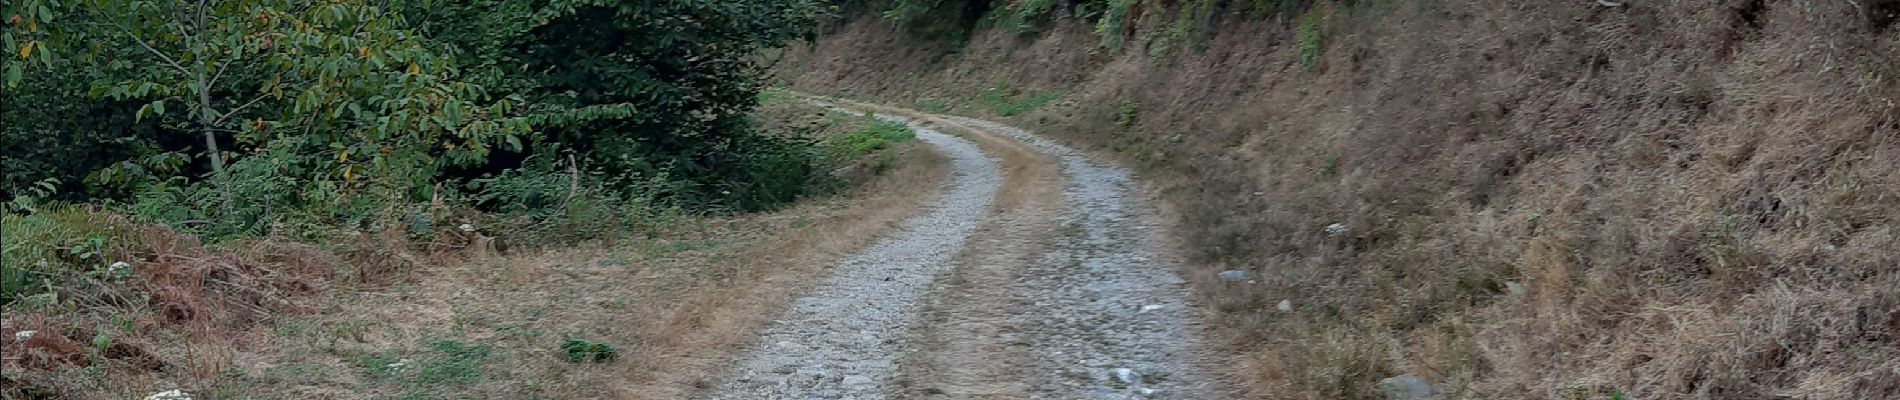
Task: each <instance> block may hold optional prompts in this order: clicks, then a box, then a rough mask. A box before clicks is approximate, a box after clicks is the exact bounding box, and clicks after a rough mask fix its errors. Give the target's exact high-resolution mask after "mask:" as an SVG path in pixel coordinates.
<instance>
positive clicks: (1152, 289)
mask: <svg viewBox="0 0 1900 400" xmlns="http://www.w3.org/2000/svg"><path fill="white" fill-rule="evenodd" d="M947 119H949V120H951V121H953V122H955V123H957V124H959V125H964V126H969V127H974V128H977V129H981V130H984V131H988V132H992V133H997V134H1001V135H1004V136H1006V137H1009V138H1011V139H1015V140H1017V141H1020V142H1023V143H1026V144H1028V145H1030V147H1033V148H1036V149H1037V150H1039V151H1041V152H1043V153H1045V154H1049V155H1053V156H1056V157H1057V158H1059V159H1060V160H1061V162H1062V164H1063V172H1064V175H1066V176H1067V178H1068V182H1069V184H1068V187H1067V189H1066V192H1065V195H1066V196H1067V202H1068V210H1067V213H1066V215H1065V216H1064V220H1065V221H1064V225H1065V228H1066V229H1065V231H1067V232H1069V233H1068V234H1067V235H1065V237H1064V238H1062V239H1063V240H1060V241H1059V242H1058V245H1057V246H1055V250H1054V251H1051V252H1050V253H1049V254H1048V255H1047V256H1046V262H1045V264H1044V265H1043V266H1040V267H1039V268H1037V269H1039V270H1042V273H1031V274H1026V275H1027V279H1029V280H1031V282H1026V284H1024V285H1022V286H1027V287H1039V288H1042V289H1041V290H1042V292H1043V293H1046V294H1044V295H1041V296H1038V298H1040V299H1042V300H1041V301H1039V302H1038V303H1037V306H1038V307H1037V308H1039V309H1041V311H1042V312H1041V314H1042V315H1040V316H1030V318H1036V317H1040V318H1042V321H1041V324H1038V325H1035V326H1037V330H1036V333H1035V336H1037V341H1036V343H1035V346H1036V347H1037V348H1038V349H1039V350H1040V353H1042V362H1043V363H1044V364H1045V365H1046V366H1047V367H1049V368H1055V369H1058V371H1051V372H1052V373H1055V374H1057V375H1058V376H1059V377H1063V378H1066V379H1062V384H1063V385H1065V386H1068V390H1066V391H1063V392H1066V394H1062V395H1059V396H1057V397H1056V398H1069V399H1080V398H1091V399H1124V398H1169V399H1204V398H1209V396H1210V395H1211V389H1210V388H1208V387H1207V386H1208V385H1209V384H1210V381H1209V380H1208V379H1207V376H1206V375H1205V374H1203V373H1202V372H1201V371H1203V370H1204V368H1205V366H1204V365H1201V363H1202V362H1203V361H1202V360H1204V358H1203V357H1201V355H1200V354H1199V353H1197V351H1198V350H1199V349H1202V348H1204V347H1202V346H1201V343H1200V340H1199V336H1198V335H1197V332H1198V331H1200V328H1199V326H1198V324H1199V320H1198V319H1197V318H1195V316H1194V312H1193V311H1192V308H1191V305H1190V303H1189V302H1188V301H1187V298H1188V295H1189V289H1188V287H1187V283H1186V282H1185V281H1184V280H1182V279H1181V277H1180V275H1179V274H1178V272H1177V271H1178V268H1177V266H1176V265H1175V264H1174V263H1173V261H1172V260H1170V259H1168V258H1167V257H1161V256H1157V255H1156V254H1155V253H1154V251H1153V250H1151V249H1152V248H1154V247H1157V246H1160V245H1161V243H1163V241H1161V240H1159V239H1158V238H1160V235H1161V232H1159V226H1158V224H1157V223H1156V218H1155V216H1154V215H1153V210H1150V209H1147V208H1146V207H1145V206H1144V205H1143V204H1142V203H1141V202H1140V201H1139V198H1138V197H1137V196H1136V195H1135V194H1134V193H1135V190H1136V188H1135V187H1134V182H1133V180H1132V179H1131V176H1130V174H1129V172H1128V171H1127V170H1125V169H1122V168H1119V167H1115V166H1112V165H1108V164H1104V163H1099V162H1096V161H1094V160H1091V159H1090V158H1089V157H1088V156H1086V155H1084V154H1083V153H1081V152H1078V151H1076V150H1075V149H1072V148H1069V147H1067V146H1063V145H1061V144H1058V143H1055V142H1054V141H1050V140H1048V139H1045V138H1042V137H1039V136H1036V135H1034V134H1031V133H1029V132H1027V131H1024V130H1022V129H1017V128H1014V127H1010V126H1007V125H1003V124H998V123H995V122H990V121H984V120H979V119H972V118H963V117H948V118H947Z"/></svg>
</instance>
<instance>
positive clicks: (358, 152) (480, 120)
mask: <svg viewBox="0 0 1900 400" xmlns="http://www.w3.org/2000/svg"><path fill="white" fill-rule="evenodd" d="M818 10H819V7H818V6H817V4H816V3H815V2H812V1H783V0H741V1H723V2H706V1H696V0H666V1H647V0H621V1H607V0H586V1H577V0H566V1H539V0H535V1H530V0H469V1H440V2H438V1H425V2H395V3H391V2H382V1H374V0H215V1H204V2H199V1H184V0H170V1H164V0H161V1H131V0H86V1H78V2H72V1H59V0H21V1H15V2H8V3H7V4H6V5H4V6H0V16H4V17H5V18H0V19H3V21H0V24H3V25H0V28H4V29H0V45H4V47H5V48H6V49H8V50H9V52H8V54H9V57H0V73H3V74H0V86H3V87H4V88H5V89H6V90H4V91H3V92H0V102H4V103H5V104H9V105H11V104H34V105H35V107H4V108H3V110H0V116H4V117H5V120H6V121H7V123H6V124H0V139H4V141H5V146H0V149H4V150H0V151H3V152H4V153H0V155H4V156H5V158H6V160H7V164H8V168H6V169H5V172H4V173H3V174H0V200H4V199H9V198H13V197H15V196H17V195H20V194H22V193H24V191H25V190H26V189H27V188H29V187H31V186H32V185H34V184H35V183H36V182H41V181H42V180H44V179H46V178H54V177H56V178H60V180H59V181H57V182H58V183H59V185H58V186H59V187H58V188H57V191H56V193H54V194H52V195H50V196H45V197H53V198H59V199H65V200H73V201H89V202H95V203H106V204H113V205H115V207H119V208H121V209H123V211H125V212H126V213H128V214H131V215H133V216H136V217H139V218H142V219H145V220H149V221H156V222H163V223H166V224H170V225H172V226H175V227H179V228H181V229H184V230H188V231H190V232H193V233H197V234H200V235H203V236H206V237H207V238H208V239H211V240H218V239H222V238H230V237H242V236H253V235H265V234H281V233H284V232H280V231H282V230H284V228H294V229H293V230H294V231H295V232H297V233H296V234H298V235H302V236H314V235H317V233H312V232H320V231H323V230H326V229H330V228H339V229H346V230H348V229H380V228H384V227H388V226H395V225H397V224H401V225H412V226H427V225H429V224H427V223H426V222H429V221H433V220H434V219H435V218H437V217H440V216H435V215H425V214H430V213H435V212H439V211H428V210H425V209H428V207H421V206H418V204H425V203H430V202H439V201H442V200H444V199H450V200H466V201H468V202H469V203H470V204H473V205H478V206H482V207H484V208H486V209H488V210H491V211H497V212H500V213H503V214H508V215H515V216H529V217H531V218H537V217H539V218H555V217H557V216H558V217H559V218H560V220H559V221H557V223H556V224H555V225H568V224H566V223H565V222H560V221H579V219H576V218H591V220H600V219H599V218H594V216H592V215H590V214H593V213H596V212H598V213H601V214H602V215H605V214H607V213H620V212H625V211H629V210H631V209H641V210H646V209H652V210H664V209H668V208H667V207H664V206H659V205H657V204H658V203H670V204H677V205H682V206H686V207H691V208H694V209H697V210H701V211H711V212H737V211H755V210H764V209H770V208H772V207H776V206H778V205H780V204H784V203H786V202H789V201H793V200H796V199H798V198H799V197H801V196H803V195H805V194H807V192H808V191H810V190H811V187H810V186H811V185H809V183H811V181H812V180H813V179H814V176H818V175H821V174H818V173H817V171H818V170H819V169H820V168H821V166H820V165H819V164H820V163H822V162H823V160H822V159H821V158H822V156H821V155H820V154H819V152H818V151H816V150H815V149H814V145H813V144H810V143H804V142H799V141H795V140H790V139H784V138H781V137H779V136H776V135H770V134H766V133H763V132H759V131H758V129H757V128H755V127H754V125H753V124H752V123H751V121H748V120H747V116H746V115H747V114H748V113H749V112H750V111H751V109H752V108H753V107H754V106H756V104H757V101H758V99H759V89H760V79H759V77H760V75H761V73H762V70H761V67H760V66H759V65H757V64H756V63H755V57H753V54H754V53H755V52H756V51H758V50H759V49H764V48H771V47H778V46H782V45H784V44H786V43H788V42H790V41H792V40H797V39H800V38H805V37H808V36H809V35H810V34H811V33H812V25H813V24H814V20H815V18H817V13H818ZM74 115H87V116H92V118H72V116H74ZM534 162H541V163H543V164H542V165H533V163H534ZM553 163H561V164H562V166H561V167H559V168H554V167H551V165H553ZM537 168H538V169H537ZM568 170H575V171H585V172H586V174H587V176H588V178H587V179H568V180H570V181H574V182H570V183H569V184H568V185H567V186H569V187H567V188H565V189H564V190H561V196H562V197H561V198H560V200H559V201H551V200H549V199H548V198H544V196H540V195H539V194H533V193H531V192H532V190H530V189H532V188H533V187H534V185H533V184H532V183H533V182H537V179H541V180H557V179H560V178H563V177H566V178H572V176H573V175H574V174H569V173H566V172H567V171H568ZM542 178H546V179H542ZM445 189H446V190H445ZM536 190H538V189H536ZM550 190H551V189H550ZM463 191H467V192H466V193H464V192H463ZM515 202H523V203H519V204H517V203H515ZM583 206H585V207H583ZM581 208H587V209H590V210H612V211H590V212H585V213H583V212H581V211H579V210H580V209H581ZM419 210H422V211H419ZM550 210H563V211H561V212H559V213H555V212H551V211H550ZM425 211H426V212H425ZM653 213H654V212H647V211H642V212H636V213H632V214H635V215H640V216H645V215H649V214H653ZM609 220H611V218H609ZM601 225H612V226H626V225H628V224H620V223H614V224H601ZM412 230H415V229H412Z"/></svg>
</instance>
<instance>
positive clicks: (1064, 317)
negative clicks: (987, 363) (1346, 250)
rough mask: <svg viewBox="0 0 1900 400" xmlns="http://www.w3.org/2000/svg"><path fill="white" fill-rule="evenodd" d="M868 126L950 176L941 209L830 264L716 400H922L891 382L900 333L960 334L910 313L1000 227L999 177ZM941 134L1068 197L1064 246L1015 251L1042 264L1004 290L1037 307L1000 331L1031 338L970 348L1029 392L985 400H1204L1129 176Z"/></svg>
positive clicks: (951, 146) (1062, 154) (983, 161)
mask: <svg viewBox="0 0 1900 400" xmlns="http://www.w3.org/2000/svg"><path fill="white" fill-rule="evenodd" d="M879 118H885V119H887V120H893V121H899V122H905V123H909V124H910V125H911V127H912V128H914V129H915V130H916V131H917V137H918V138H919V139H922V140H923V141H925V142H927V143H929V144H931V145H934V146H937V147H938V148H940V149H942V150H943V151H944V153H946V154H947V155H948V156H949V157H950V158H951V160H952V162H951V166H952V168H953V175H952V178H951V179H950V180H949V181H948V183H947V184H946V186H945V187H944V188H943V189H942V192H941V193H940V194H939V196H940V197H939V199H938V201H936V202H935V203H933V205H932V206H930V208H929V209H928V210H927V211H925V212H923V213H922V214H920V215H919V216H916V217H913V219H911V220H910V221H907V223H906V225H905V227H904V229H903V230H902V231H901V232H900V233H897V234H896V235H895V236H893V237H890V238H888V239H886V240H884V241H883V242H880V243H879V244H877V245H875V246H873V247H872V248H870V249H868V250H866V251H864V252H863V253H861V254H857V255H855V256H852V257H850V258H847V259H845V260H844V261H842V262H840V263H839V265H837V266H836V268H834V269H833V270H832V275H831V276H829V277H827V278H826V279H825V280H824V282H822V283H821V284H820V285H819V286H818V287H817V288H815V289H814V290H813V292H811V293H810V294H809V295H807V296H805V297H803V298H800V299H799V300H797V301H796V302H795V303H794V305H793V307H792V308H791V310H790V311H788V312H787V313H786V315H785V316H783V317H781V318H780V319H778V320H776V321H775V322H774V323H773V324H771V325H770V326H768V327H766V328H765V330H764V331H763V332H764V333H763V334H762V337H761V339H760V340H759V342H758V343H757V345H756V346H755V347H754V348H753V349H751V351H750V353H749V354H748V355H746V356H744V357H743V358H742V359H741V360H740V362H739V363H738V365H737V366H736V370H735V371H734V372H733V373H731V374H729V375H728V377H727V378H726V380H725V381H722V382H721V383H720V384H719V386H718V387H717V390H715V391H714V394H713V397H711V398H714V399H747V400H750V399H883V398H887V397H913V396H914V395H915V394H916V393H918V392H915V391H913V392H903V391H902V390H915V389H916V388H905V387H903V386H905V384H903V383H898V382H892V379H894V378H897V376H896V371H897V370H898V368H897V367H898V366H897V363H898V362H899V360H903V359H904V357H903V355H904V354H905V353H906V352H907V351H915V350H916V349H914V348H909V347H908V346H910V344H907V343H905V340H906V339H905V338H906V337H907V336H906V332H907V330H918V329H921V330H926V331H929V332H940V333H943V334H948V335H957V334H958V333H956V332H950V330H957V329H958V328H957V327H956V326H955V325H953V324H951V325H944V324H936V323H931V322H928V321H924V322H918V321H916V320H917V319H918V318H917V317H916V316H917V314H919V313H920V311H919V309H920V308H921V307H919V304H920V300H922V299H920V297H922V296H924V295H926V294H929V293H932V291H933V290H942V289H941V286H942V285H935V286H936V288H935V289H933V281H934V280H935V279H936V278H937V277H938V276H939V275H942V274H944V273H945V272H947V271H946V270H948V269H949V268H953V266H954V265H956V263H955V261H956V260H957V257H958V255H959V253H960V252H967V251H969V250H967V249H964V248H963V247H964V243H965V241H966V239H968V238H969V237H970V235H971V234H972V232H973V231H974V230H975V229H976V228H977V227H978V226H979V225H980V223H981V222H982V221H983V220H985V219H986V218H997V216H994V215H989V214H990V213H989V212H988V210H989V208H990V205H991V203H992V202H993V199H994V197H996V193H997V192H998V190H999V186H1000V185H1001V184H1002V182H1003V179H1002V177H1001V175H1000V174H999V171H998V166H997V162H996V161H994V160H992V159H991V158H990V157H988V156H986V155H984V153H983V152H982V151H980V150H979V149H978V148H977V147H976V146H975V145H973V144H971V142H969V141H966V140H964V139H961V138H957V137H953V136H949V135H945V134H942V133H939V132H937V131H935V130H932V129H930V128H928V127H925V126H923V125H921V124H917V123H912V122H911V121H909V120H907V119H904V118H901V117H894V116H879ZM947 120H948V121H950V122H952V123H954V124H957V125H963V126H967V127H971V128H975V129H978V130H982V131H985V132H989V133H992V134H996V135H999V136H1003V137H1005V138H1008V139H1013V140H1016V141H1019V142H1022V143H1025V144H1028V145H1029V146H1030V147H1032V148H1034V149H1036V150H1038V151H1041V152H1043V153H1046V154H1048V155H1052V156H1054V157H1055V158H1056V159H1058V160H1059V162H1060V163H1061V166H1062V170H1063V175H1064V178H1065V180H1066V182H1067V183H1066V187H1065V188H1064V191H1063V196H1064V199H1063V208H1064V209H1063V210H1062V212H1061V213H1062V215H1061V217H1060V221H1059V222H1058V223H1059V224H1060V227H1061V229H1059V231H1060V232H1063V233H1062V234H1060V235H1056V236H1058V237H1055V238H1051V240H1052V242H1053V244H1051V245H1049V246H1047V247H1035V248H1037V249H1042V250H1022V249H1017V250H1015V251H1046V253H1044V254H1041V255H1040V257H1039V258H1040V259H1041V262H1027V263H1026V264H1033V265H1023V266H1020V268H1021V270H1020V271H1021V272H1020V273H1019V274H1018V275H1020V276H1019V278H1018V279H1019V281H1018V282H1016V283H1013V284H1010V285H1008V286H1009V287H1010V288H1011V289H1008V290H1009V291H1013V293H1015V295H1013V296H1012V297H1016V298H1028V299H1033V300H1031V301H1033V305H1032V306H1030V307H1027V308H1028V309H1029V310H1031V312H1027V313H1024V314H1022V315H1020V316H1016V317H1011V318H1019V319H1018V320H1016V321H1014V322H1009V323H1006V324H1005V325H1008V326H1019V327H1026V328H1024V329H1026V330H1027V331H1028V332H1026V333H1027V335H1026V336H1027V340H1026V341H1024V340H1022V339H1002V338H996V339H989V338H984V339H980V340H996V341H1008V342H1009V343H1019V341H1020V342H1022V343H1021V344H1023V345H1027V346H1030V349H1032V350H1033V351H1031V352H1030V353H1031V354H1033V358H1035V360H1034V361H1032V362H1030V364H1032V365H1034V368H1033V369H1034V370H1035V371H1033V372H1031V373H1027V374H1024V376H1014V377H1010V378H1008V379H1011V380H1014V381H1017V382H1018V383H1020V385H1017V386H1020V387H1025V388H1026V389H1023V390H1021V391H1020V392H1018V393H1017V395H1016V396H1005V397H995V396H991V397H995V398H1049V399H1136V398H1168V399H1202V398H1209V396H1210V394H1211V393H1214V392H1213V391H1211V389H1210V388H1208V387H1207V386H1206V385H1208V383H1209V381H1208V380H1207V379H1206V378H1208V377H1209V375H1207V374H1205V373H1203V372H1202V371H1207V370H1209V369H1208V368H1207V366H1205V365H1203V364H1202V363H1201V362H1200V361H1199V360H1203V359H1204V358H1203V357H1201V355H1200V354H1199V353H1197V351H1198V350H1199V349H1202V348H1203V347H1202V345H1201V343H1200V340H1199V338H1198V335H1197V334H1196V332H1198V331H1200V329H1199V327H1198V326H1197V324H1198V322H1197V321H1198V319H1197V318H1195V312H1194V311H1193V309H1192V305H1191V304H1190V303H1189V302H1188V300H1187V298H1188V289H1187V286H1186V284H1185V282H1183V281H1182V279H1181V278H1180V277H1179V275H1178V273H1177V268H1176V266H1175V264H1173V262H1172V261H1171V259H1170V258H1169V257H1165V256H1158V255H1157V251H1160V250H1162V247H1160V246H1161V244H1162V243H1165V241H1162V240H1159V238H1160V237H1161V236H1160V235H1161V233H1160V232H1159V230H1158V226H1157V224H1155V223H1154V221H1155V218H1154V214H1153V211H1152V209H1150V208H1148V207H1146V206H1145V205H1144V203H1143V202H1142V201H1140V200H1139V198H1138V197H1137V196H1136V195H1135V194H1134V193H1136V188H1135V187H1134V183H1133V181H1132V179H1131V177H1130V174H1129V173H1128V171H1126V170H1124V169H1121V168H1117V167H1114V166H1112V165H1108V164H1104V163H1098V162H1095V161H1093V160H1091V159H1089V157H1087V156H1086V155H1084V154H1082V153H1080V152H1077V151H1075V150H1074V149H1070V148H1068V147H1065V146H1062V145H1060V144H1057V143H1055V142H1052V141H1049V140H1047V139H1044V138H1041V137H1038V136H1036V135H1033V134H1031V133H1029V132H1026V131H1023V130H1020V129H1016V128H1012V127H1009V126H1005V125H1001V124H997V123H993V122H989V121H982V120H976V119H969V118H959V117H947ZM1004 247H1007V246H1004ZM1030 247H1031V246H1023V248H1024V249H1027V248H1030ZM984 251H992V250H991V249H984ZM994 251H1010V250H1008V249H995V250H994ZM1160 253H1161V254H1167V252H1166V251H1160ZM1032 254H1033V253H1032ZM966 256H967V255H966ZM1036 258H1038V257H1029V258H1028V259H1030V260H1034V259H1036ZM954 301H975V302H982V301H996V300H985V299H974V300H954ZM977 305H978V306H982V304H977ZM949 308H952V309H953V308H954V307H949ZM939 325H944V326H939ZM911 333H912V335H910V337H916V335H915V332H911ZM939 336H942V335H939ZM953 356H955V355H953ZM994 356H995V355H994V354H969V355H968V356H967V357H965V359H967V360H971V361H978V362H982V361H984V360H990V357H994ZM993 361H995V362H1005V361H1004V360H993ZM963 365H970V364H963ZM936 390H938V389H929V390H923V391H922V392H923V393H930V392H932V391H936ZM937 393H941V392H937ZM951 395H952V396H955V394H954V393H953V394H951Z"/></svg>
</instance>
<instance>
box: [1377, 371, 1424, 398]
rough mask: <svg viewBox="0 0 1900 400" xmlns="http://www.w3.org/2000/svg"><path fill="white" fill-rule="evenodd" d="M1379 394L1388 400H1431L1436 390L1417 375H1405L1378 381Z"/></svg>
mask: <svg viewBox="0 0 1900 400" xmlns="http://www.w3.org/2000/svg"><path fill="white" fill-rule="evenodd" d="M1379 394H1382V395H1385V398H1387V399H1390V400H1432V399H1436V398H1437V396H1438V389H1437V388H1434V387H1432V384H1431V382H1426V381H1425V378H1420V377H1418V375H1412V374H1405V375H1399V376H1394V377H1391V378H1385V379H1381V380H1379Z"/></svg>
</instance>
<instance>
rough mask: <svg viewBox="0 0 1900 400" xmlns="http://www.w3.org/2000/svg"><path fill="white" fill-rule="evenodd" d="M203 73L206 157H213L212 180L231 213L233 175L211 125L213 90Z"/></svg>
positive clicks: (200, 85) (201, 103) (200, 95)
mask: <svg viewBox="0 0 1900 400" xmlns="http://www.w3.org/2000/svg"><path fill="white" fill-rule="evenodd" d="M207 84H208V83H207V82H205V77H204V74H203V73H199V74H198V123H199V124H200V125H202V126H201V127H200V129H203V130H204V135H205V158H209V159H211V180H212V181H213V182H212V183H213V184H215V185H217V186H218V192H219V194H220V195H222V196H223V197H224V212H225V214H230V213H231V177H230V176H229V175H227V174H225V173H224V154H223V153H222V152H219V151H218V134H217V131H216V130H214V128H215V127H213V126H211V124H212V123H213V122H215V120H214V119H213V118H212V116H211V90H210V88H207V87H205V85H207Z"/></svg>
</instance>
